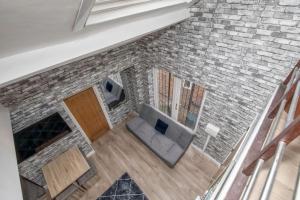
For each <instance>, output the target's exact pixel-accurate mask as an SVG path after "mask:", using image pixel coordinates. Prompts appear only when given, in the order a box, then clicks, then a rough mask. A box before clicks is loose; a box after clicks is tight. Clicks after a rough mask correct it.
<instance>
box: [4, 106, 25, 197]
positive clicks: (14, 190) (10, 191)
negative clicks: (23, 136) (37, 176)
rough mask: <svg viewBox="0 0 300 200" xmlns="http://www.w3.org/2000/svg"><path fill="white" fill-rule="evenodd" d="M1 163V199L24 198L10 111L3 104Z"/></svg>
mask: <svg viewBox="0 0 300 200" xmlns="http://www.w3.org/2000/svg"><path fill="white" fill-rule="evenodd" d="M0 163H1V164H0V178H1V181H0V199H5V200H6V199H7V200H22V199H23V197H22V191H21V185H20V179H19V172H18V167H17V158H16V152H15V146H14V139H13V133H12V128H11V122H10V116H9V111H8V109H6V108H4V107H3V106H2V105H1V104H0Z"/></svg>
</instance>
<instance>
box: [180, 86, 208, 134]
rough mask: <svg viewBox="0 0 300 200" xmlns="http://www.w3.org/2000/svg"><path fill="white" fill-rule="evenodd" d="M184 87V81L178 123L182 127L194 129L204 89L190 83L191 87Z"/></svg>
mask: <svg viewBox="0 0 300 200" xmlns="http://www.w3.org/2000/svg"><path fill="white" fill-rule="evenodd" d="M189 83H190V82H189ZM190 84H191V83H190ZM186 86H187V83H186V81H183V83H182V87H181V96H180V103H179V112H178V121H179V122H180V123H182V124H183V125H186V126H187V127H189V128H191V129H194V128H195V126H196V123H197V118H198V115H199V112H200V108H201V104H202V99H203V94H204V88H202V87H201V86H199V85H196V84H194V83H192V85H191V87H186Z"/></svg>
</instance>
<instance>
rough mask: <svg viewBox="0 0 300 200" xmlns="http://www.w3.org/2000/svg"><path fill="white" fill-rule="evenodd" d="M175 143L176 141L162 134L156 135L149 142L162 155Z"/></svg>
mask: <svg viewBox="0 0 300 200" xmlns="http://www.w3.org/2000/svg"><path fill="white" fill-rule="evenodd" d="M173 145H174V142H173V141H172V140H170V139H169V138H167V137H166V136H164V135H162V134H156V135H154V136H153V138H152V140H151V143H150V144H149V146H151V148H153V149H154V151H155V152H156V153H158V154H159V155H161V156H162V155H164V154H166V153H167V152H168V151H169V149H170V148H171V147H172V146H173Z"/></svg>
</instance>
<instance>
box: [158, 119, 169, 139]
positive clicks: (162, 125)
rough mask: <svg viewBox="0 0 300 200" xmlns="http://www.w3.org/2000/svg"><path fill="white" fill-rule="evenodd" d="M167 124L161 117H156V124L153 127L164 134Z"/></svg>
mask: <svg viewBox="0 0 300 200" xmlns="http://www.w3.org/2000/svg"><path fill="white" fill-rule="evenodd" d="M168 127H169V125H168V124H167V123H165V122H164V121H162V120H161V119H158V120H157V121H156V125H155V129H156V130H157V131H158V132H160V133H161V134H163V135H164V134H165V133H166V131H167V129H168Z"/></svg>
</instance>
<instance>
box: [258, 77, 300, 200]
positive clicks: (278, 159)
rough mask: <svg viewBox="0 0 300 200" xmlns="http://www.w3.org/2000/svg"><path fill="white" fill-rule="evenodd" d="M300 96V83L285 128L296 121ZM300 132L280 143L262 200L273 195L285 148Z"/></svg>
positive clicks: (296, 131)
mask: <svg viewBox="0 0 300 200" xmlns="http://www.w3.org/2000/svg"><path fill="white" fill-rule="evenodd" d="M299 94H300V82H298V83H297V88H296V91H295V94H294V96H293V99H292V102H291V105H290V109H289V112H288V116H287V120H286V123H285V127H289V125H290V124H291V123H292V122H293V120H294V117H295V113H296V109H297V105H298V103H299ZM299 130H300V128H298V130H294V132H293V133H292V134H290V137H286V138H284V139H282V140H281V141H280V142H279V143H278V146H277V147H276V154H275V158H274V160H273V163H272V166H271V169H270V171H269V174H268V177H267V180H266V182H265V185H264V188H263V192H262V194H261V196H260V199H261V200H267V199H269V196H270V193H271V191H272V188H273V185H274V180H275V177H276V174H277V170H278V168H279V165H280V163H281V160H282V158H283V154H284V151H285V147H286V145H287V144H289V143H290V142H291V141H293V140H294V139H295V138H296V137H298V136H299V133H298V132H299ZM295 133H298V134H295Z"/></svg>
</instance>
